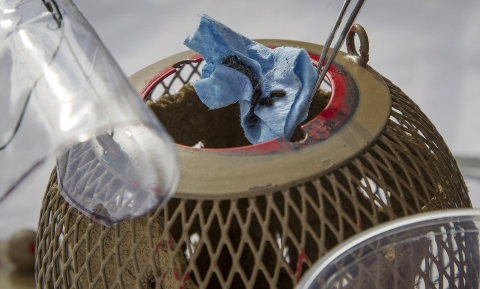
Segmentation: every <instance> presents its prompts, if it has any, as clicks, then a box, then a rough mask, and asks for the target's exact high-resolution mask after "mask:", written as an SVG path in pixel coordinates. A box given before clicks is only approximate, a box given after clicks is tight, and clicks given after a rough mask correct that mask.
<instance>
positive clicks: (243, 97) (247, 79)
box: [184, 15, 317, 144]
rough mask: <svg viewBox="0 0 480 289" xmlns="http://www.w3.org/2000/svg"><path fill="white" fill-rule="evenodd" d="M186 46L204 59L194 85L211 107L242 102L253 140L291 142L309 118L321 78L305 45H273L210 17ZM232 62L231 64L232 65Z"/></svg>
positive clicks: (204, 17) (244, 123)
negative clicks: (312, 101) (297, 129)
mask: <svg viewBox="0 0 480 289" xmlns="http://www.w3.org/2000/svg"><path fill="white" fill-rule="evenodd" d="M200 17H201V20H200V25H199V27H198V28H197V30H196V31H195V34H194V35H193V37H191V38H190V37H189V38H187V39H186V40H185V42H184V44H185V45H186V46H187V47H189V48H190V49H192V50H195V51H197V52H198V53H200V54H201V55H202V57H203V58H204V60H205V61H206V65H205V66H204V68H203V71H202V79H201V80H198V81H197V82H195V83H193V87H194V88H195V90H196V92H197V94H198V96H199V97H200V99H201V100H202V102H203V103H205V105H207V106H208V107H209V108H210V109H216V108H220V107H224V106H227V105H229V104H232V103H234V102H237V101H238V102H239V104H240V114H241V116H240V119H241V124H242V127H243V129H244V131H245V136H246V137H247V139H248V140H249V141H250V142H251V143H253V144H256V143H260V142H264V141H268V140H270V139H273V138H277V137H283V138H285V139H287V140H290V138H291V137H292V134H293V132H294V130H295V127H296V126H297V125H298V124H300V123H301V122H302V121H304V120H305V118H306V117H307V114H308V109H309V107H310V101H309V97H310V93H311V91H312V89H313V87H314V85H315V81H316V79H317V74H316V71H315V69H314V67H313V65H312V62H311V60H310V57H309V56H308V54H307V52H306V51H305V50H304V49H298V48H292V47H278V48H275V49H270V48H268V47H266V46H264V45H262V44H260V43H257V42H255V41H253V40H250V39H248V38H246V37H244V36H242V35H241V34H239V33H237V32H235V31H233V30H231V29H230V28H228V27H226V26H225V25H223V24H221V23H220V22H218V21H216V20H214V19H212V18H211V17H209V16H207V15H200ZM232 63H233V64H232Z"/></svg>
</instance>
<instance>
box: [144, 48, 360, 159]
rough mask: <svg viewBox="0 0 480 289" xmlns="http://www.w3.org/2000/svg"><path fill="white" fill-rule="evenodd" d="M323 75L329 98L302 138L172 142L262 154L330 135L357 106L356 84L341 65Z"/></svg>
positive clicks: (151, 83)
mask: <svg viewBox="0 0 480 289" xmlns="http://www.w3.org/2000/svg"><path fill="white" fill-rule="evenodd" d="M271 48H274V47H271ZM309 56H310V59H311V60H312V63H313V64H314V65H315V66H316V65H318V60H319V55H317V54H313V53H309ZM187 60H190V61H192V62H195V63H198V62H201V61H203V58H202V56H201V55H200V54H194V55H192V56H191V57H189V58H188V59H187ZM174 66H175V63H174V64H172V66H169V67H166V68H164V69H163V70H161V71H159V72H157V73H156V74H155V75H154V76H153V77H152V78H151V79H149V80H148V81H146V83H145V86H144V87H143V88H142V89H141V90H140V95H141V96H142V98H143V99H146V98H147V97H148V95H149V94H150V93H151V92H152V91H153V90H154V88H155V87H156V85H157V84H159V83H160V82H161V81H162V80H164V79H165V78H167V77H168V76H170V75H172V74H174V73H175V72H176V71H177V70H176V68H175V67H174ZM326 77H327V78H328V80H329V81H330V84H331V86H332V95H331V98H330V101H329V103H328V105H327V106H326V107H325V109H324V110H323V111H322V112H320V114H318V115H317V116H316V117H314V118H313V119H312V120H310V121H309V122H308V123H306V124H304V125H302V126H301V128H302V130H303V131H304V133H305V135H306V137H305V139H304V140H302V141H299V142H289V141H287V140H286V139H284V138H276V139H272V140H269V141H266V142H263V143H259V144H253V145H248V146H242V147H233V148H220V149H218V148H217V149H209V148H192V147H189V146H185V145H181V144H175V145H177V146H179V147H182V148H184V149H189V150H202V151H211V152H215V153H220V154H230V155H231V154H234V155H263V154H272V153H279V152H289V151H294V150H298V149H301V148H304V147H307V146H310V145H312V144H314V143H317V142H319V141H321V140H325V139H327V138H328V137H330V135H331V134H332V133H334V132H335V130H336V129H338V128H339V127H341V126H343V124H344V123H345V122H346V121H347V120H348V118H349V116H351V114H353V112H354V110H355V107H356V102H357V101H356V100H358V89H357V86H356V84H355V83H354V81H353V79H351V78H350V77H349V75H348V73H347V72H346V71H345V70H344V69H343V68H342V67H341V66H339V65H338V64H336V63H333V64H332V65H331V66H330V68H329V69H328V72H327V76H326Z"/></svg>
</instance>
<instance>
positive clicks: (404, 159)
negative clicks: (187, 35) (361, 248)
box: [36, 40, 471, 289]
mask: <svg viewBox="0 0 480 289" xmlns="http://www.w3.org/2000/svg"><path fill="white" fill-rule="evenodd" d="M259 41H260V42H261V43H263V44H265V45H268V46H297V47H303V48H305V49H306V50H307V51H308V52H309V53H310V56H311V58H312V62H313V63H314V64H316V61H317V60H318V55H319V54H320V52H321V50H322V47H321V46H318V45H314V44H309V43H304V42H293V41H283V40H259ZM358 57H360V56H358V55H354V54H345V53H340V54H339V56H337V58H336V60H335V63H334V65H333V66H332V67H331V68H330V72H329V74H328V75H327V77H328V78H329V79H330V82H331V84H332V92H331V96H330V101H329V104H328V105H327V107H326V108H325V109H323V110H322V112H321V113H320V114H318V116H314V118H313V119H312V120H311V121H310V122H308V123H307V124H305V125H304V126H303V128H304V131H305V132H306V136H305V138H304V139H301V140H300V141H297V142H293V143H290V142H287V141H285V140H283V141H282V140H273V141H271V142H267V143H264V144H260V145H250V146H248V145H247V146H237V147H230V148H222V149H219V148H216V149H212V148H211V149H200V148H191V147H187V145H185V144H178V145H177V150H178V153H179V157H180V164H181V181H180V184H179V188H178V190H177V193H176V195H175V196H174V198H172V199H171V200H170V201H169V203H168V204H167V205H166V206H165V207H162V208H158V209H157V210H156V211H155V212H152V213H150V214H148V215H146V216H144V217H141V218H138V219H135V220H132V221H126V222H123V223H120V224H118V225H115V226H113V227H111V228H108V227H104V226H102V225H99V224H97V223H95V222H94V221H92V220H90V219H89V218H87V217H85V216H83V215H82V214H81V213H80V212H79V211H77V210H76V209H75V208H73V207H71V206H69V205H68V204H67V203H66V202H65V201H64V200H63V198H62V197H61V195H60V193H59V192H58V191H57V188H58V186H57V184H56V179H57V177H56V174H55V171H54V172H53V173H52V176H51V179H50V182H49V185H48V188H47V190H46V193H45V197H44V200H43V206H42V211H41V220H40V222H39V227H38V239H37V246H38V251H37V252H38V253H37V260H36V261H37V262H36V275H37V286H38V288H52V289H53V288H220V287H223V288H292V287H294V286H295V284H297V283H298V282H299V280H300V278H301V276H302V275H303V274H304V273H305V272H306V271H307V270H308V269H309V268H310V266H311V265H312V263H313V262H315V261H316V260H318V259H319V258H321V257H322V256H324V255H325V254H326V253H327V252H328V251H329V250H330V249H332V248H333V247H334V246H335V245H337V244H339V243H341V242H342V241H344V240H345V239H347V238H349V237H351V236H354V235H355V234H357V233H359V232H361V231H362V230H365V229H367V228H370V227H373V226H375V225H377V224H380V223H383V222H387V221H389V220H394V219H397V218H400V217H403V216H407V215H412V214H417V213H421V212H426V211H432V210H440V209H450V208H463V207H471V202H470V199H469V197H468V193H467V189H466V186H465V183H464V180H463V178H462V175H461V173H460V171H459V169H458V167H457V164H456V161H455V159H454V158H453V156H452V155H451V153H450V151H449V149H448V147H447V146H446V144H445V142H444V141H443V139H442V137H441V136H440V134H439V133H438V132H437V130H436V129H435V127H434V126H433V125H432V123H431V122H430V121H429V119H428V118H427V117H426V116H425V115H424V114H423V112H422V111H421V110H420V108H419V107H418V106H417V105H416V104H415V103H414V102H413V101H412V100H411V99H410V98H408V97H407V96H406V95H405V94H404V93H403V92H402V90H401V89H400V88H398V87H397V86H395V85H394V84H392V83H391V82H390V81H389V80H388V79H386V78H383V77H382V76H380V75H379V74H378V73H377V72H376V71H374V70H373V69H372V68H370V67H369V66H368V65H365V63H363V65H362V64H361V63H360V62H358V61H355V59H356V58H358ZM186 59H187V60H186ZM201 63H202V61H201V57H200V56H198V55H195V53H194V52H192V51H187V52H185V53H180V54H178V55H175V56H172V57H170V58H167V59H165V60H162V61H160V62H158V63H156V64H153V65H152V66H149V67H147V68H145V69H144V70H142V71H140V72H139V73H137V74H135V75H133V76H132V77H131V80H132V82H133V84H134V85H135V86H136V88H137V89H138V91H139V92H140V93H141V94H142V95H143V96H144V97H145V98H146V99H148V98H149V96H151V95H152V91H153V90H155V93H158V94H160V95H164V94H168V93H170V92H172V89H173V87H174V86H175V85H179V86H180V87H181V86H183V85H185V84H188V83H191V82H193V81H195V80H196V79H198V78H199V76H200V72H199V71H200V70H199V67H200V65H201ZM359 63H360V64H359ZM339 99H340V100H341V101H340V102H341V103H340V106H341V107H340V109H339V108H338V107H337V108H335V107H333V105H332V104H335V103H337V104H338V103H339V102H338V101H339ZM342 101H343V102H342ZM192 103H193V102H190V101H185V102H180V103H175V101H173V102H172V104H171V105H172V106H171V110H172V111H175V113H176V114H182V113H183V114H184V115H186V116H187V117H186V119H187V120H188V118H194V115H198V114H199V113H200V112H198V111H195V113H192V109H195V108H194V107H195V104H194V103H193V104H192ZM342 105H343V106H342ZM152 107H154V105H153V106H152ZM192 107H193V108H192ZM332 111H335V115H333V116H332ZM207 113H213V112H208V111H207V110H205V116H204V118H205V119H208V117H207V116H206V115H207ZM329 113H330V114H329ZM220 114H221V112H220ZM163 117H164V118H165V116H163ZM329 117H330V118H329ZM167 118H168V117H167ZM202 118H203V116H201V117H197V118H196V121H197V122H198V121H199V119H200V123H202V122H201V119H202ZM235 118H238V114H237V115H236V116H235V117H234V119H235ZM160 119H161V120H162V122H163V123H164V124H165V126H166V128H167V130H172V129H173V130H176V129H178V130H182V129H184V126H183V125H186V124H185V122H186V120H185V119H183V120H180V121H177V122H175V124H174V125H172V126H171V128H169V125H168V119H167V120H165V119H162V116H160ZM221 120H224V121H221ZM236 120H237V121H238V119H236ZM194 122H195V121H194ZM206 123H209V121H206ZM215 123H220V124H222V123H223V125H229V120H228V119H227V118H226V117H225V116H220V121H216V122H215ZM192 125H194V124H192ZM215 129H216V128H215ZM219 130H220V129H219ZM170 133H171V134H172V135H173V137H174V139H176V137H175V132H172V131H170ZM179 135H182V134H179ZM97 166H99V164H98V163H95V162H94V161H92V163H90V164H88V165H84V166H82V169H79V170H78V175H79V176H82V177H84V178H87V179H88V178H90V179H91V181H90V182H91V183H92V184H93V183H94V181H95V180H98V179H99V178H112V177H114V176H105V174H104V175H102V176H96V175H93V173H92V172H93V171H95V170H94V168H95V167H97ZM95 185H97V186H99V187H98V189H99V190H100V189H101V186H102V182H98V181H97V182H96V183H95ZM103 185H104V184H103Z"/></svg>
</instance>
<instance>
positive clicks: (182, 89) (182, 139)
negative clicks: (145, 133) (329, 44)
mask: <svg viewBox="0 0 480 289" xmlns="http://www.w3.org/2000/svg"><path fill="white" fill-rule="evenodd" d="M312 61H313V62H314V64H316V62H315V61H314V60H312ZM202 67H203V61H202V59H201V58H200V57H197V58H196V59H195V60H194V61H182V62H181V63H177V64H173V65H172V67H170V69H168V68H167V69H166V70H165V71H164V73H159V74H158V77H157V79H156V83H155V85H154V86H153V87H152V89H150V90H149V91H148V92H147V93H145V95H143V97H144V98H145V99H147V104H148V105H149V107H150V108H151V109H152V110H153V112H154V113H155V114H156V116H157V117H158V119H159V120H160V122H161V123H162V124H163V126H164V127H165V129H166V130H167V132H168V133H169V134H170V135H171V136H172V138H173V139H174V141H175V143H176V144H179V145H184V146H188V147H198V148H207V149H221V148H236V147H244V146H250V145H251V144H250V142H249V141H248V140H247V138H246V137H245V134H244V131H243V129H242V127H241V125H240V107H239V104H238V103H234V104H231V105H229V106H226V107H223V108H220V109H215V110H209V109H208V107H207V106H206V105H205V104H203V103H202V101H201V100H200V98H199V97H198V95H197V94H196V92H195V89H194V88H193V86H192V85H191V83H192V82H194V81H196V80H198V79H200V77H201V68H202ZM328 81H329V80H328V79H327V80H326V81H324V83H323V84H322V86H321V88H320V90H319V91H317V94H316V95H315V97H314V99H313V101H312V103H311V105H310V109H309V113H308V117H307V119H306V120H305V121H304V122H302V123H301V124H300V125H298V126H297V128H296V130H295V132H294V134H293V137H292V139H291V140H290V142H299V141H302V140H304V139H305V132H304V131H303V130H302V129H301V126H302V125H304V124H306V123H308V122H310V121H311V120H312V119H313V118H315V117H316V116H317V115H319V114H320V112H322V110H324V109H325V107H326V106H327V105H328V103H329V101H330V98H331V86H330V83H329V82H328Z"/></svg>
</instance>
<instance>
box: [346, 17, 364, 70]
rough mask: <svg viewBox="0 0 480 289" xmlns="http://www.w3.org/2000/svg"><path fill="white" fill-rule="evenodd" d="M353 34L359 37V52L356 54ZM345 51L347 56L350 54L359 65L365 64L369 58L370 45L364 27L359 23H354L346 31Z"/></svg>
mask: <svg viewBox="0 0 480 289" xmlns="http://www.w3.org/2000/svg"><path fill="white" fill-rule="evenodd" d="M355 34H356V35H358V38H359V39H360V49H359V51H360V54H358V52H357V49H356V47H355ZM346 44H347V52H348V55H349V56H352V58H353V60H354V61H355V62H356V63H357V64H358V65H360V66H366V65H367V63H368V60H370V55H369V51H370V46H369V42H368V35H367V32H366V31H365V29H364V28H363V27H362V26H361V25H359V24H355V25H353V26H352V28H351V29H350V32H348V36H347V40H346Z"/></svg>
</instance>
